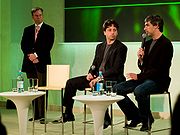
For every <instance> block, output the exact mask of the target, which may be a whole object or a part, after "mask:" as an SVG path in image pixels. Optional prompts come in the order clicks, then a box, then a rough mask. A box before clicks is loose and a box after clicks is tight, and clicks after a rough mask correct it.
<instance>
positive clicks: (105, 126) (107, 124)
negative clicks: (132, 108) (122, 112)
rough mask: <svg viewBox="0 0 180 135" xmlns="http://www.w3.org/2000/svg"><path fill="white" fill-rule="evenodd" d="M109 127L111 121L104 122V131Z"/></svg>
mask: <svg viewBox="0 0 180 135" xmlns="http://www.w3.org/2000/svg"><path fill="white" fill-rule="evenodd" d="M109 125H111V120H105V121H104V127H103V129H106V128H107V127H108V126H109Z"/></svg>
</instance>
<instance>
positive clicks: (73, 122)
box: [72, 121, 74, 134]
mask: <svg viewBox="0 0 180 135" xmlns="http://www.w3.org/2000/svg"><path fill="white" fill-rule="evenodd" d="M72 134H74V122H73V121H72Z"/></svg>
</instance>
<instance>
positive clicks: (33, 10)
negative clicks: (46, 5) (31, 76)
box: [31, 7, 43, 16]
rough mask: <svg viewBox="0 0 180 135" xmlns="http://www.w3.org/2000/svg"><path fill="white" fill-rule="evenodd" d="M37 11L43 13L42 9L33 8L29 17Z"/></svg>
mask: <svg viewBox="0 0 180 135" xmlns="http://www.w3.org/2000/svg"><path fill="white" fill-rule="evenodd" d="M38 10H41V12H42V13H43V9H42V8H41V7H34V8H32V10H31V15H32V16H33V13H34V12H36V11H38Z"/></svg>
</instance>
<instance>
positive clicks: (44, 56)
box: [21, 23, 54, 73]
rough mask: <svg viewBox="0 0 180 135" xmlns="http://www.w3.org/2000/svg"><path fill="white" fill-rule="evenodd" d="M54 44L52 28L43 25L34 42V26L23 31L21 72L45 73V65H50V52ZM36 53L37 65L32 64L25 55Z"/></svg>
mask: <svg viewBox="0 0 180 135" xmlns="http://www.w3.org/2000/svg"><path fill="white" fill-rule="evenodd" d="M53 43H54V28H53V27H51V26H49V25H47V24H45V23H43V24H42V26H41V29H40V31H39V33H38V35H37V39H36V42H35V25H34V24H33V25H31V26H28V27H26V28H25V29H24V33H23V36H22V40H21V49H22V51H23V53H24V59H23V64H22V71H23V72H29V73H32V72H35V71H36V70H37V71H38V72H46V65H47V64H51V56H50V50H51V48H52V46H53ZM34 52H36V53H37V55H38V60H39V63H37V64H33V63H32V62H31V61H30V60H29V59H28V56H27V54H30V53H34Z"/></svg>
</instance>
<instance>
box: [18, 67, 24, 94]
mask: <svg viewBox="0 0 180 135" xmlns="http://www.w3.org/2000/svg"><path fill="white" fill-rule="evenodd" d="M17 91H18V93H21V92H24V78H23V76H22V72H21V70H19V72H18V76H17Z"/></svg>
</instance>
